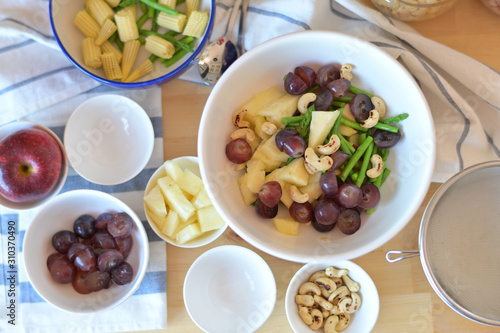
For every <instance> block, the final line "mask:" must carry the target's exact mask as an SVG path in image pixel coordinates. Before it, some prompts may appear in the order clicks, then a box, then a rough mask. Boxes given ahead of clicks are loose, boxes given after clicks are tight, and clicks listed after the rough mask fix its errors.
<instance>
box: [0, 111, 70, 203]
mask: <svg viewBox="0 0 500 333" xmlns="http://www.w3.org/2000/svg"><path fill="white" fill-rule="evenodd" d="M26 128H38V129H41V130H43V131H45V132H47V133H49V134H50V135H51V136H52V137H53V138H54V139H55V140H56V141H57V143H58V145H59V148H61V154H62V166H61V174H60V176H59V180H58V182H57V184H56V185H55V187H54V189H52V191H51V192H50V193H49V194H48V195H47V196H46V197H44V198H43V199H40V200H35V201H30V202H12V201H10V200H8V199H6V198H4V197H2V196H1V195H0V205H2V206H5V207H8V208H12V209H31V208H34V207H37V206H40V205H42V204H44V203H45V202H47V201H48V200H50V199H51V198H53V197H54V196H55V195H57V194H58V193H59V192H60V191H61V189H62V187H63V186H64V182H65V181H66V177H67V175H68V161H67V158H66V152H65V150H64V146H63V144H62V142H61V140H59V138H58V137H57V135H55V133H54V132H52V131H51V130H50V129H49V128H47V127H45V126H43V125H40V124H37V123H33V122H30V121H15V122H12V123H8V124H5V125H3V126H0V141H1V140H2V139H4V138H5V137H7V136H9V135H11V134H13V133H15V132H17V131H19V130H22V129H26Z"/></svg>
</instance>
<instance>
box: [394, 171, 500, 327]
mask: <svg viewBox="0 0 500 333" xmlns="http://www.w3.org/2000/svg"><path fill="white" fill-rule="evenodd" d="M419 248H420V252H417V254H418V253H420V259H421V262H422V266H423V268H424V271H425V274H426V276H427V279H428V280H429V283H430V284H431V286H432V288H433V289H434V291H435V292H436V293H437V294H438V296H439V297H440V298H441V299H442V300H443V301H444V302H445V303H446V304H447V305H448V306H450V307H451V308H452V309H453V310H455V311H456V312H458V313H459V314H461V315H462V316H464V317H466V318H468V319H471V320H473V321H476V322H479V323H482V324H487V325H493V326H500V162H486V163H481V164H478V165H475V166H472V167H470V168H468V169H465V170H463V171H461V172H460V173H458V174H457V175H455V176H453V177H452V178H450V179H449V180H448V181H447V182H446V183H445V184H443V185H442V186H441V187H440V188H439V189H438V191H437V192H436V193H435V194H434V196H433V197H432V199H431V200H430V202H429V204H428V206H427V208H426V210H425V212H424V215H423V217H422V222H421V226H420V235H419ZM409 252H410V253H411V254H410V255H406V256H401V257H398V258H396V259H393V258H391V257H390V255H391V254H394V253H405V252H403V251H389V252H388V253H387V260H389V261H390V262H395V261H399V260H401V259H404V258H407V257H410V256H414V255H415V252H416V251H413V252H412V251H409Z"/></svg>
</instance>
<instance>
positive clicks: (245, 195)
mask: <svg viewBox="0 0 500 333" xmlns="http://www.w3.org/2000/svg"><path fill="white" fill-rule="evenodd" d="M247 176H248V174H247V173H245V174H244V175H243V176H241V177H240V178H238V185H239V187H240V192H241V198H242V199H243V202H244V203H245V205H247V206H250V205H251V204H252V203H254V202H255V200H257V194H256V193H254V192H252V191H250V189H249V188H248V186H247Z"/></svg>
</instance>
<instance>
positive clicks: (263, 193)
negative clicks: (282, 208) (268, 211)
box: [258, 180, 283, 207]
mask: <svg viewBox="0 0 500 333" xmlns="http://www.w3.org/2000/svg"><path fill="white" fill-rule="evenodd" d="M282 193H283V192H282V189H281V185H280V183H278V182H277V181H275V180H273V181H270V182H267V183H265V184H264V185H262V187H261V188H260V190H259V193H258V195H259V199H260V201H261V202H262V203H263V204H264V205H266V206H267V207H274V206H276V205H277V204H279V202H280V199H281V194H282Z"/></svg>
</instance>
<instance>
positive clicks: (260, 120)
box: [254, 116, 271, 140]
mask: <svg viewBox="0 0 500 333" xmlns="http://www.w3.org/2000/svg"><path fill="white" fill-rule="evenodd" d="M265 122H266V118H264V116H256V117H255V128H254V131H255V134H257V136H258V137H259V138H261V139H262V140H267V139H269V138H270V137H271V136H270V135H269V134H267V133H264V132H263V131H262V124H264V123H265Z"/></svg>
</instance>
